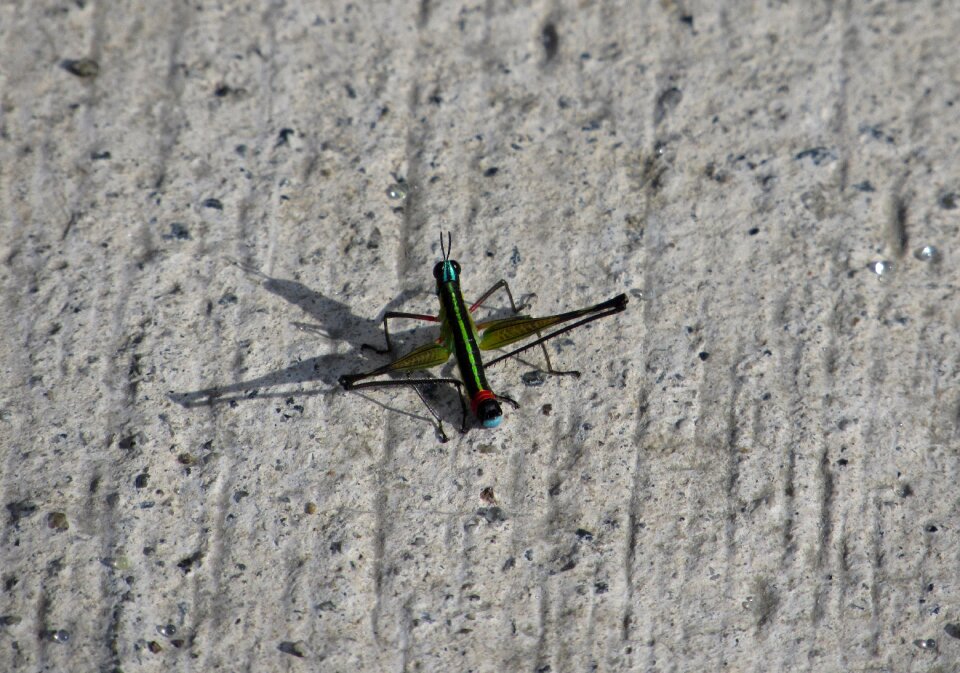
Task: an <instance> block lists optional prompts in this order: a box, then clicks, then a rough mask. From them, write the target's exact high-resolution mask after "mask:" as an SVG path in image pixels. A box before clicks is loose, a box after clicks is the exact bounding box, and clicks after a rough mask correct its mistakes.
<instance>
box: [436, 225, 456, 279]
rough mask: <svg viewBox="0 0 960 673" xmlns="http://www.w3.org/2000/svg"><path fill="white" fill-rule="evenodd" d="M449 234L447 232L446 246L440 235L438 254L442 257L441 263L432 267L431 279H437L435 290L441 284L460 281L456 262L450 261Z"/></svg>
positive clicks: (450, 244)
mask: <svg viewBox="0 0 960 673" xmlns="http://www.w3.org/2000/svg"><path fill="white" fill-rule="evenodd" d="M450 239H451V236H450V232H449V231H448V232H447V244H446V246H444V244H443V234H442V233H441V234H440V253H441V254H442V255H443V261H441V262H437V265H436V266H435V267H433V277H434V278H436V279H437V289H438V290H439V289H440V285H441V284H442V283H456V282H459V281H460V265H459V264H458V263H457V260H455V259H450V248H451V246H452V241H451V240H450Z"/></svg>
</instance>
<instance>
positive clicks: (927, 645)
mask: <svg viewBox="0 0 960 673" xmlns="http://www.w3.org/2000/svg"><path fill="white" fill-rule="evenodd" d="M913 644H914V645H916V646H917V647H919V648H920V649H921V650H935V649H937V641H936V640H934V639H933V638H927V639H926V640H924V639H922V638H920V639H917V640H914V641H913Z"/></svg>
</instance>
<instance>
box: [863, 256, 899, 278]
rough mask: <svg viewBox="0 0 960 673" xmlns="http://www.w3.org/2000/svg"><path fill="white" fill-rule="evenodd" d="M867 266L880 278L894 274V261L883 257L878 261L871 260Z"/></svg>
mask: <svg viewBox="0 0 960 673" xmlns="http://www.w3.org/2000/svg"><path fill="white" fill-rule="evenodd" d="M867 268H868V269H870V270H871V271H873V272H874V273H875V274H877V276H879V277H880V278H889V277H890V276H892V275H893V262H890V261H888V260H885V259H881V260H880V261H878V262H870V263H869V264H867Z"/></svg>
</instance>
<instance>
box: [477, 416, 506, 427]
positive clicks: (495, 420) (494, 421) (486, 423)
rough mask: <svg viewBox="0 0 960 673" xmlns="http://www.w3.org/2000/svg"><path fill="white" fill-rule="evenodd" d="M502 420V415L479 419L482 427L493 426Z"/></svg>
mask: <svg viewBox="0 0 960 673" xmlns="http://www.w3.org/2000/svg"><path fill="white" fill-rule="evenodd" d="M502 420H503V416H496V417H495V418H488V419H487V420H485V421H481V423H483V427H485V428H495V427H497V426H498V425H500V421H502Z"/></svg>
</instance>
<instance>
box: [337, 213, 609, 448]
mask: <svg viewBox="0 0 960 673" xmlns="http://www.w3.org/2000/svg"><path fill="white" fill-rule="evenodd" d="M451 243H452V241H451V236H450V233H449V232H448V233H447V244H446V246H444V244H443V234H441V235H440V251H441V253H442V254H443V259H442V260H441V261H439V262H437V264H436V266H434V267H433V277H434V278H435V279H436V281H437V297H438V298H439V299H440V314H439V315H436V316H432V315H425V314H419V313H403V312H399V311H388V312H387V313H385V314H384V316H383V332H384V335H385V337H386V342H387V347H386V348H385V349H379V348H376V347H374V346H370V345H368V344H364V347H365V348H370V349H372V350H374V351H376V352H378V353H388V352H390V351H391V350H392V349H393V347H392V345H391V343H390V329H389V327H388V326H387V325H388V323H387V321H388V320H390V319H395V318H408V319H412V320H425V321H429V322H436V323H440V338H439V339H437V340H436V341H434V342H431V343H428V344H425V345H423V346H420V347H419V348H415V349H414V350H412V351H410V352H409V353H407V354H406V355H404V356H402V357H399V358H397V359H396V360H394V361H393V362H389V363H387V364H385V365H383V366H382V367H377V368H376V369H373V370H371V371H368V372H363V373H358V374H344V375H343V376H341V377H340V385H341V386H343V388H344V389H345V390H359V389H363V388H385V387H390V386H412V387H413V388H414V390H415V391H416V392H417V394H418V395H420V398H421V399H422V400H423V402H424V404H426V406H427V408H428V409H429V410H430V412H431V413H432V414H433V416H434V417H435V418H436V419H437V423H438V424H439V429H440V437H441V441H444V442H445V441H447V436H446V433H444V431H443V422H442V421H441V420H440V415H439V414H438V413H437V412H435V411H434V410H433V408H432V407H431V406H430V404H429V403H428V402H427V401H426V399H425V398H424V397H423V394H422V393H421V392H420V390H419V386H422V385H427V384H434V383H447V384H450V385H454V386H456V387H457V392H458V394H459V397H460V408H461V411H462V412H463V420H462V423H461V427H460V432H466V431H467V405H466V401H465V397H464V391H463V389H464V388H466V392H467V397H469V399H470V410H471V412H472V413H473V415H474V417H475V418H476V419H477V420H478V421H479V422H480V425H482V426H483V427H485V428H495V427H497V426H498V425H500V421H501V420H502V419H503V408H502V407H501V406H500V402H506V403H508V404H510V405H512V406H513V407H514V408H518V407H519V406H520V405H519V404H517V402H516V401H515V400H512V399H510V398H509V397H507V396H505V395H497V394H496V393H494V392H493V391H492V390H491V389H490V386H489V384H488V383H487V377H486V375H485V373H484V370H485V367H490V366H492V365H495V364H497V363H498V362H501V361H503V360H505V359H507V358H509V357H513V356H514V355H517V354H518V353H522V352H523V351H525V350H527V349H530V348H533V347H534V346H540V347H541V349H542V350H543V355H544V357H545V359H546V363H547V371H546V373H548V374H555V375H570V376H580V372H578V371H559V370H556V369H554V368H553V365H552V364H551V362H550V356H549V354H548V353H547V349H546V346H544V342H546V341H549V340H550V339H552V338H554V337H556V336H559V335H561V334H563V333H565V332H569V331H570V330H572V329H576V328H577V327H580V326H581V325H586V324H587V323H590V322H593V321H594V320H599V319H600V318H604V317H606V316H609V315H613V314H614V313H619V312H620V311H623V310H624V309H625V308H626V307H627V295H625V294H619V295H617V296H616V297H614V298H613V299H608V300H607V301H605V302H601V303H599V304H594V305H593V306H588V307H587V308H582V309H578V310H576V311H568V312H566V313H559V314H557V315H551V316H546V317H543V318H531V317H530V316H526V315H519V310H518V309H517V305H516V304H515V303H514V301H513V294H512V293H511V292H510V286H509V285H508V284H507V281H505V280H500V281H498V282H496V283H495V284H494V285H493V287H491V288H490V289H489V290H487V291H486V292H485V293H484V294H483V296H481V297H480V299H478V300H477V301H476V302H475V303H474V304H472V305H471V306H470V307H469V308H467V304H466V303H465V302H464V300H463V293H462V292H461V291H460V264H459V263H458V262H457V261H456V260H454V259H450V248H451ZM500 288H503V289H504V290H505V291H506V293H507V297H509V298H510V306H511V308H512V309H513V312H514V315H513V316H511V317H509V318H503V319H500V320H489V321H486V322H479V323H475V322H474V321H473V317H472V315H471V314H472V313H473V312H474V311H476V310H477V309H478V308H480V306H482V305H483V303H484V302H485V301H486V300H487V299H489V298H490V296H491V295H492V294H493V293H494V292H496V291H497V290H499V289H500ZM570 321H576V322H573V323H572V324H569V325H566V326H564V327H562V328H560V329H558V330H556V331H554V332H551V333H549V334H547V335H546V336H543V335H542V331H543V330H546V329H548V328H551V327H553V326H555V325H560V324H563V323H568V322H570ZM533 335H536V336H537V339H536V340H534V341H531V342H530V343H528V344H526V345H524V346H521V347H520V348H517V349H515V350H512V351H510V352H509V353H506V354H505V355H500V356H499V357H496V358H494V359H493V360H490V361H489V362H488V363H486V365H484V362H483V360H482V359H481V357H480V351H487V350H492V349H497V348H503V347H504V346H509V345H510V344H513V343H516V342H518V341H521V340H523V339H526V338H528V337H531V336H533ZM451 355H454V356H455V357H456V359H457V366H458V367H459V369H460V377H461V378H460V379H455V378H420V379H396V380H379V381H365V380H364V379H370V378H373V377H375V376H381V375H383V374H391V373H394V372H412V371H417V370H421V369H427V368H429V367H437V366H439V365H442V364H444V363H445V362H447V360H449V359H450V356H451ZM461 379H462V380H461Z"/></svg>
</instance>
